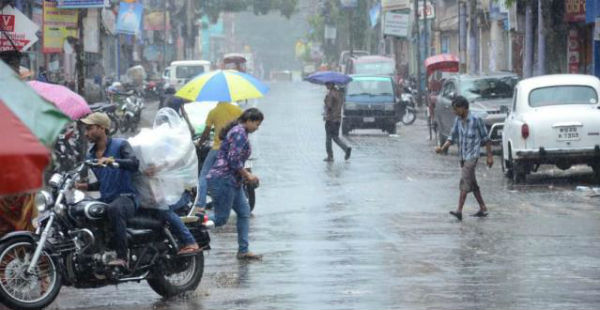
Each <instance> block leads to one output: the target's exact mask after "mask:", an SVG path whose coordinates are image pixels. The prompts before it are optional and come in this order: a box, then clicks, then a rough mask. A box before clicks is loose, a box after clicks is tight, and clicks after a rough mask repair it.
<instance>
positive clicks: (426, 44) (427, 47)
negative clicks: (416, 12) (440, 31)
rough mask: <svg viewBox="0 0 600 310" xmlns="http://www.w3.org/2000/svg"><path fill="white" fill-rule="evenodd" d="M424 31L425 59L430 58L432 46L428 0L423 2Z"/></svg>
mask: <svg viewBox="0 0 600 310" xmlns="http://www.w3.org/2000/svg"><path fill="white" fill-rule="evenodd" d="M423 2H424V3H423V31H425V59H427V57H429V46H430V45H431V38H430V37H429V36H430V35H431V34H430V33H429V27H428V25H427V24H428V22H427V0H423Z"/></svg>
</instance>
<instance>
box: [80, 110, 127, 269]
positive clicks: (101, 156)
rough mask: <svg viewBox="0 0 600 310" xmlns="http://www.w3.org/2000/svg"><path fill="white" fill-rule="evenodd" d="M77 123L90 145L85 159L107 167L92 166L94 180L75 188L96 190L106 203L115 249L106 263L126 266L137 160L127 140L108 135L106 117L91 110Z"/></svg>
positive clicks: (108, 126)
mask: <svg viewBox="0 0 600 310" xmlns="http://www.w3.org/2000/svg"><path fill="white" fill-rule="evenodd" d="M81 122H82V123H84V124H85V125H86V127H85V136H86V138H87V139H88V140H89V141H90V142H91V143H93V144H94V145H93V146H92V148H91V149H90V150H89V153H88V154H87V159H88V160H97V161H98V163H99V164H101V165H109V166H107V167H94V168H92V171H93V172H94V174H95V175H96V178H97V179H98V182H96V183H92V184H87V183H77V184H76V188H77V189H79V190H85V191H95V190H99V191H100V201H102V202H104V203H107V204H108V208H107V210H106V212H107V218H108V221H109V225H110V228H111V231H112V232H113V244H114V249H115V250H116V252H117V258H116V259H114V260H112V261H110V262H109V263H108V265H109V266H120V267H127V232H126V228H127V219H128V218H130V217H133V216H134V214H135V211H136V208H137V205H138V200H137V193H136V190H135V188H134V186H133V184H132V181H131V177H132V174H133V173H135V172H136V171H137V170H138V167H139V161H138V159H137V158H136V157H135V155H134V154H133V149H132V148H131V145H130V144H129V142H127V140H125V139H120V138H111V137H109V134H108V132H109V131H108V130H109V128H110V119H109V118H108V116H107V115H106V114H105V113H101V112H95V113H92V114H90V115H88V116H87V117H85V118H84V119H82V120H81ZM113 163H117V164H118V165H119V166H118V168H115V167H111V166H110V165H111V164H113Z"/></svg>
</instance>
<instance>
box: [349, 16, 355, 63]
mask: <svg viewBox="0 0 600 310" xmlns="http://www.w3.org/2000/svg"><path fill="white" fill-rule="evenodd" d="M353 13H354V9H353V8H348V28H349V32H350V57H353V56H354V31H353V30H354V27H352V25H353V23H352V19H353V17H354V16H353V15H354V14H353Z"/></svg>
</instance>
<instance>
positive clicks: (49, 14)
mask: <svg viewBox="0 0 600 310" xmlns="http://www.w3.org/2000/svg"><path fill="white" fill-rule="evenodd" d="M78 11H79V10H66V9H64V10H61V9H58V8H57V7H56V2H49V1H44V26H43V29H44V32H43V41H42V42H43V49H42V51H43V52H44V53H62V52H63V45H64V43H65V39H66V38H67V37H70V36H72V37H75V38H78V37H79V33H78V32H77V12H78Z"/></svg>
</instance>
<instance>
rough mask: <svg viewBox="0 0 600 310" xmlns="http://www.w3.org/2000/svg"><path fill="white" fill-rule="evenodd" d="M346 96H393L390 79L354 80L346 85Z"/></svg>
mask: <svg viewBox="0 0 600 310" xmlns="http://www.w3.org/2000/svg"><path fill="white" fill-rule="evenodd" d="M347 94H348V96H361V95H369V96H393V95H394V87H393V83H392V81H391V80H390V79H386V78H379V79H355V80H354V81H352V82H350V84H349V85H348V91H347Z"/></svg>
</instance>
